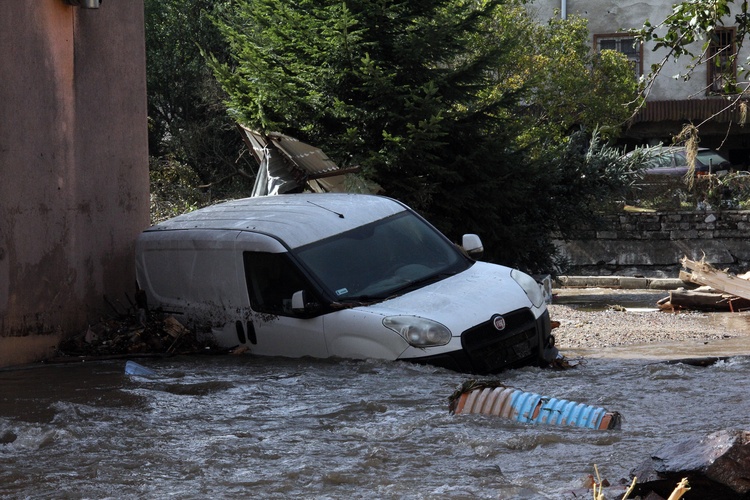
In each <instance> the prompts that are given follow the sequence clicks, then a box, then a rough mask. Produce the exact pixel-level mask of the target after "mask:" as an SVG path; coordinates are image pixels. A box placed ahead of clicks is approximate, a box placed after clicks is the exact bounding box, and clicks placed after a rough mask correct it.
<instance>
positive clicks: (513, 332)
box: [461, 309, 548, 374]
mask: <svg viewBox="0 0 750 500" xmlns="http://www.w3.org/2000/svg"><path fill="white" fill-rule="evenodd" d="M545 314H548V313H545ZM503 318H504V319H505V329H504V330H502V331H498V330H496V329H495V327H494V325H493V323H492V320H488V321H486V322H484V323H481V324H479V325H477V326H475V327H472V328H470V329H468V330H466V331H464V332H463V334H461V343H462V345H463V349H464V352H465V353H466V355H467V356H468V358H469V362H470V364H471V366H472V370H471V371H472V372H474V373H479V374H487V373H493V372H497V371H500V370H503V369H506V368H511V367H513V366H517V365H522V364H528V360H530V359H532V358H535V357H537V356H539V352H540V346H539V334H538V333H537V322H536V321H535V320H534V315H533V314H532V312H531V311H530V310H529V309H518V310H516V311H513V312H510V313H508V314H504V315H503ZM539 319H540V320H543V319H544V316H543V317H541V318H539Z"/></svg>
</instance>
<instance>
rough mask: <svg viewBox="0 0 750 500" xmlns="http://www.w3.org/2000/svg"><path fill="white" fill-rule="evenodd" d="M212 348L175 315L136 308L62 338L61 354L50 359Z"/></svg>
mask: <svg viewBox="0 0 750 500" xmlns="http://www.w3.org/2000/svg"><path fill="white" fill-rule="evenodd" d="M213 349H215V346H213V345H212V344H210V343H207V342H205V341H199V340H198V339H197V336H196V335H195V332H192V331H190V330H188V329H187V328H185V327H184V326H182V324H180V322H179V321H177V320H176V319H175V318H174V317H173V316H165V315H163V314H160V313H159V312H156V311H149V312H146V311H145V310H143V309H137V310H136V312H135V313H133V314H118V315H117V316H116V317H114V318H110V319H106V320H102V321H100V322H99V323H97V324H94V325H90V326H89V327H88V328H87V329H86V330H85V331H82V332H80V333H79V334H78V335H74V336H72V337H69V338H67V339H65V340H63V341H62V342H61V343H60V345H59V347H58V353H57V354H58V356H57V357H56V358H54V359H52V360H50V361H51V362H55V361H57V362H60V361H65V360H66V359H73V358H75V359H80V358H82V357H83V358H88V359H104V358H118V357H133V355H138V356H141V357H144V356H170V355H175V354H195V353H199V352H200V353H204V352H206V351H207V350H209V351H210V350H213Z"/></svg>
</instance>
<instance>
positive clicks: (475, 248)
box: [461, 234, 484, 259]
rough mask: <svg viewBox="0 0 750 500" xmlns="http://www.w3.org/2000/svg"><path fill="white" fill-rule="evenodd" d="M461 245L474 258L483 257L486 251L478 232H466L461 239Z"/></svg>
mask: <svg viewBox="0 0 750 500" xmlns="http://www.w3.org/2000/svg"><path fill="white" fill-rule="evenodd" d="M461 247H463V249H464V250H465V251H466V253H467V254H469V257H471V258H472V259H481V258H482V254H483V253H484V246H483V245H482V240H481V239H480V238H479V235H477V234H465V235H464V236H463V239H462V240H461Z"/></svg>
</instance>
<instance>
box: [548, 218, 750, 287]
mask: <svg viewBox="0 0 750 500" xmlns="http://www.w3.org/2000/svg"><path fill="white" fill-rule="evenodd" d="M556 245H557V246H558V249H559V250H560V251H561V253H562V255H563V256H565V257H566V258H567V259H569V262H570V265H571V267H570V269H568V270H565V271H564V273H565V274H570V275H576V274H577V275H590V276H608V275H621V276H645V277H656V278H677V277H678V276H679V271H680V269H681V267H682V266H681V265H680V259H681V258H683V257H688V258H690V259H691V260H700V259H701V258H703V257H704V256H705V259H706V261H707V262H708V263H710V264H711V265H713V266H714V267H717V268H719V269H725V268H728V269H729V270H730V271H732V272H746V271H750V211H746V210H726V211H720V212H719V211H697V212H658V213H625V212H624V213H622V214H617V215H604V216H602V217H601V219H600V220H599V221H598V223H597V224H596V225H595V226H593V225H592V226H587V227H578V228H574V231H573V237H572V238H571V239H570V240H569V241H563V240H561V239H558V240H557V241H556Z"/></svg>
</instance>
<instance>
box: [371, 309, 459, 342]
mask: <svg viewBox="0 0 750 500" xmlns="http://www.w3.org/2000/svg"><path fill="white" fill-rule="evenodd" d="M383 326H385V327H386V328H388V329H389V330H393V331H394V332H396V333H398V334H399V335H401V336H402V337H404V338H405V339H406V341H407V342H408V343H409V344H411V345H413V346H414V347H431V346H438V345H445V344H447V343H448V342H450V341H451V331H450V330H448V328H447V327H446V326H445V325H441V324H440V323H438V322H437V321H432V320H430V319H425V318H418V317H416V316H388V317H387V318H384V319H383Z"/></svg>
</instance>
